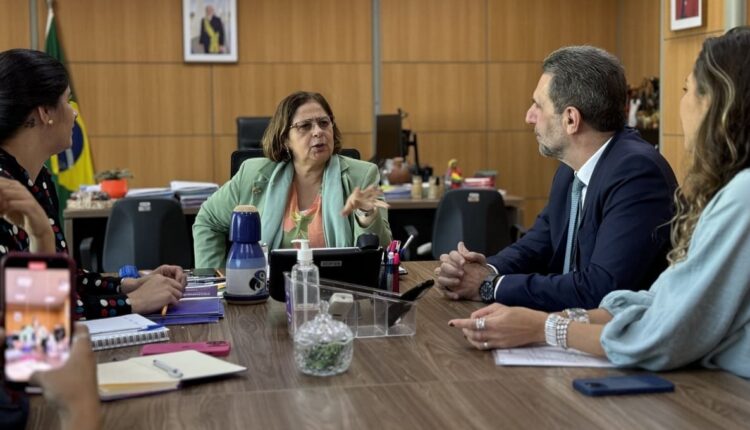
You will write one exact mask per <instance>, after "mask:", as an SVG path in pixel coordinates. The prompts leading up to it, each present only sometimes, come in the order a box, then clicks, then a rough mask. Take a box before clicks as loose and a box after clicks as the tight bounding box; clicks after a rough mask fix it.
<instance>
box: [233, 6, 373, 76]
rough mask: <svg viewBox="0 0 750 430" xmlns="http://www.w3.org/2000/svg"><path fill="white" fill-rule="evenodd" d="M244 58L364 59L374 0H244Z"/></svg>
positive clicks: (241, 13) (273, 60)
mask: <svg viewBox="0 0 750 430" xmlns="http://www.w3.org/2000/svg"><path fill="white" fill-rule="evenodd" d="M237 9H238V19H239V23H240V29H239V32H238V33H237V35H238V37H239V41H238V43H239V45H240V46H239V54H240V58H239V60H240V62H243V63H244V62H268V63H286V62H306V63H319V62H363V63H369V62H370V61H371V57H372V54H371V52H372V49H371V45H372V42H371V40H372V38H371V34H372V31H371V28H372V25H371V21H372V19H371V17H372V13H371V10H372V9H371V5H370V0H315V1H298V0H257V1H255V0H254V1H247V0H238V1H237Z"/></svg>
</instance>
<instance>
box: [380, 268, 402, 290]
mask: <svg viewBox="0 0 750 430" xmlns="http://www.w3.org/2000/svg"><path fill="white" fill-rule="evenodd" d="M398 267H399V264H398V263H384V264H383V265H382V266H380V282H379V286H380V289H381V290H385V291H389V292H393V293H398V292H399V291H400V288H399V277H398V276H399V275H398Z"/></svg>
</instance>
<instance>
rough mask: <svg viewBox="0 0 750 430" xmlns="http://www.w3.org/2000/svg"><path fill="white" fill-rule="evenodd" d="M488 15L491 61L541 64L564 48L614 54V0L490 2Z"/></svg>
mask: <svg viewBox="0 0 750 430" xmlns="http://www.w3.org/2000/svg"><path fill="white" fill-rule="evenodd" d="M488 15H489V18H488V19H489V22H490V25H489V29H488V33H489V34H488V40H489V42H488V43H489V49H488V50H489V60H490V61H541V60H543V59H544V57H546V56H547V54H549V53H550V52H552V51H554V50H555V49H557V48H559V47H561V46H565V45H579V44H591V45H596V46H599V47H600V48H603V49H606V50H608V51H610V52H615V48H616V31H615V28H616V21H617V5H616V1H615V0H566V1H559V0H526V1H516V0H488Z"/></svg>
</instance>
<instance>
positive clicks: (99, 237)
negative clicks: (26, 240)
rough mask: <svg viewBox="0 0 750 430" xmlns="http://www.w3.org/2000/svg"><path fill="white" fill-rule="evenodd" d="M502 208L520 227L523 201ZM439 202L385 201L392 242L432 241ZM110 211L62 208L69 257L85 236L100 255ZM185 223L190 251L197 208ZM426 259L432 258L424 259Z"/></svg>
mask: <svg viewBox="0 0 750 430" xmlns="http://www.w3.org/2000/svg"><path fill="white" fill-rule="evenodd" d="M504 199H505V206H506V209H507V211H508V221H509V222H510V224H511V225H512V224H514V223H515V224H520V223H521V220H522V214H521V205H522V204H523V199H522V198H521V197H518V196H513V195H505V196H504ZM439 203H440V199H419V200H411V199H405V200H388V204H389V205H391V208H390V209H389V210H388V220H389V222H390V224H391V232H392V233H393V237H394V239H399V240H402V241H405V240H406V238H407V237H408V236H409V235H408V234H407V233H406V230H404V226H407V225H413V226H415V227H416V228H417V229H418V230H419V237H418V238H416V239H415V240H414V242H413V243H412V245H411V246H410V249H411V250H414V252H412V256H414V255H415V254H416V251H415V250H416V249H417V247H418V246H419V245H421V244H423V243H426V242H430V241H431V240H432V224H433V220H434V218H435V209H436V208H437V206H438V204H439ZM111 211H112V208H102V209H71V208H68V209H65V211H64V212H63V218H64V223H63V224H64V225H63V229H64V232H65V238H66V239H67V241H68V247H69V249H70V250H71V255H72V256H73V258H74V259H75V260H76V261H77V262H78V263H79V264H80V262H81V255H80V244H81V241H82V240H83V239H85V238H87V237H93V238H94V242H95V243H94V249H95V250H96V251H97V255H102V247H103V246H104V233H105V232H106V229H107V219H108V217H109V214H110V212H111ZM183 212H184V213H185V222H186V224H187V227H188V232H187V233H188V237H189V238H190V249H191V252H192V249H193V246H192V245H193V232H192V228H193V223H194V222H195V216H196V215H197V214H198V208H185V209H183ZM426 258H432V257H431V256H426Z"/></svg>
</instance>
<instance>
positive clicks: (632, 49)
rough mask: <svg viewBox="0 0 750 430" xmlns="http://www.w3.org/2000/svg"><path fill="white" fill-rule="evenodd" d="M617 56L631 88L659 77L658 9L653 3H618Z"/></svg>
mask: <svg viewBox="0 0 750 430" xmlns="http://www.w3.org/2000/svg"><path fill="white" fill-rule="evenodd" d="M619 6H620V8H619V17H620V25H619V28H620V29H621V33H620V34H619V41H620V46H619V52H618V53H617V54H618V56H619V57H620V60H621V61H622V64H623V65H624V66H625V75H626V77H627V79H628V84H629V85H630V86H637V85H640V83H641V82H642V81H643V79H644V78H647V77H651V76H659V44H660V43H661V35H660V34H659V26H660V25H661V22H660V21H659V7H660V2H659V1H655V0H619Z"/></svg>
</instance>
